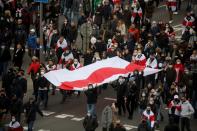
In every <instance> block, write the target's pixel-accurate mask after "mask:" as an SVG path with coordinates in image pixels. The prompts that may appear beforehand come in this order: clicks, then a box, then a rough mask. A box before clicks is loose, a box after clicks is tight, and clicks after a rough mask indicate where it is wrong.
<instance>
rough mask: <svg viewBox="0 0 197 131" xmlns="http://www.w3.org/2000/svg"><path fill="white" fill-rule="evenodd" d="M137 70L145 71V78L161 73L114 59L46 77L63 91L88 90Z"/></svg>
mask: <svg viewBox="0 0 197 131" xmlns="http://www.w3.org/2000/svg"><path fill="white" fill-rule="evenodd" d="M135 70H139V71H144V76H147V75H150V74H154V73H157V72H159V71H160V70H158V69H152V68H147V67H146V68H145V67H143V66H139V65H136V64H132V63H129V62H127V61H125V60H123V59H121V58H119V57H113V58H108V59H105V60H101V61H97V62H95V63H93V64H90V65H87V66H84V67H81V68H79V69H76V70H74V71H69V70H67V69H60V70H55V71H50V72H48V73H46V74H45V75H44V76H45V77H46V78H47V79H48V80H49V81H50V82H51V83H52V84H54V85H55V86H58V87H59V88H61V89H64V90H86V89H87V86H88V85H89V84H93V85H94V86H96V85H97V86H99V85H102V84H104V83H110V82H112V81H114V80H117V79H118V77H119V76H127V75H128V74H129V73H132V72H133V71H135Z"/></svg>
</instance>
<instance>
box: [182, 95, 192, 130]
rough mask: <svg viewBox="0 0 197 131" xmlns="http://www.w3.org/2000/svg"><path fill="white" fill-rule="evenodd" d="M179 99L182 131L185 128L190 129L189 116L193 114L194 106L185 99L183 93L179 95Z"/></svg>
mask: <svg viewBox="0 0 197 131" xmlns="http://www.w3.org/2000/svg"><path fill="white" fill-rule="evenodd" d="M181 101H182V102H181V131H184V130H185V128H186V129H187V131H191V129H190V118H191V116H192V114H194V108H193V107H192V105H191V104H190V102H189V101H188V100H187V99H186V96H185V95H183V96H182V97H181Z"/></svg>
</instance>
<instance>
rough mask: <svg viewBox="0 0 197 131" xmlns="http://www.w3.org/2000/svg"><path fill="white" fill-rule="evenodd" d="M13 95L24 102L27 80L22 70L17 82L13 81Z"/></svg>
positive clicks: (16, 79)
mask: <svg viewBox="0 0 197 131" xmlns="http://www.w3.org/2000/svg"><path fill="white" fill-rule="evenodd" d="M12 91H13V92H12V93H14V95H16V96H17V98H20V99H21V100H23V97H24V95H25V94H26V92H27V80H26V78H25V76H24V70H20V71H19V72H18V73H17V76H16V78H15V80H14V81H13V87H12Z"/></svg>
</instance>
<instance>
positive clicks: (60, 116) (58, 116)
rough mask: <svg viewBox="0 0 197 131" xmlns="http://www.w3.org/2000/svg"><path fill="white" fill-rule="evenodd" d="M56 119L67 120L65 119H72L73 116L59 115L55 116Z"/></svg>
mask: <svg viewBox="0 0 197 131" xmlns="http://www.w3.org/2000/svg"><path fill="white" fill-rule="evenodd" d="M55 117H56V118H61V119H63V118H67V117H71V118H72V117H74V115H68V114H61V115H57V116H55Z"/></svg>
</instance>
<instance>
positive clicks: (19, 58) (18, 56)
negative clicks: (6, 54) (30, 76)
mask: <svg viewBox="0 0 197 131" xmlns="http://www.w3.org/2000/svg"><path fill="white" fill-rule="evenodd" d="M16 48H17V49H16V51H14V55H13V63H14V66H16V67H18V68H19V69H21V66H22V64H23V56H24V53H25V51H24V49H22V46H21V44H17V47H16Z"/></svg>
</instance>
